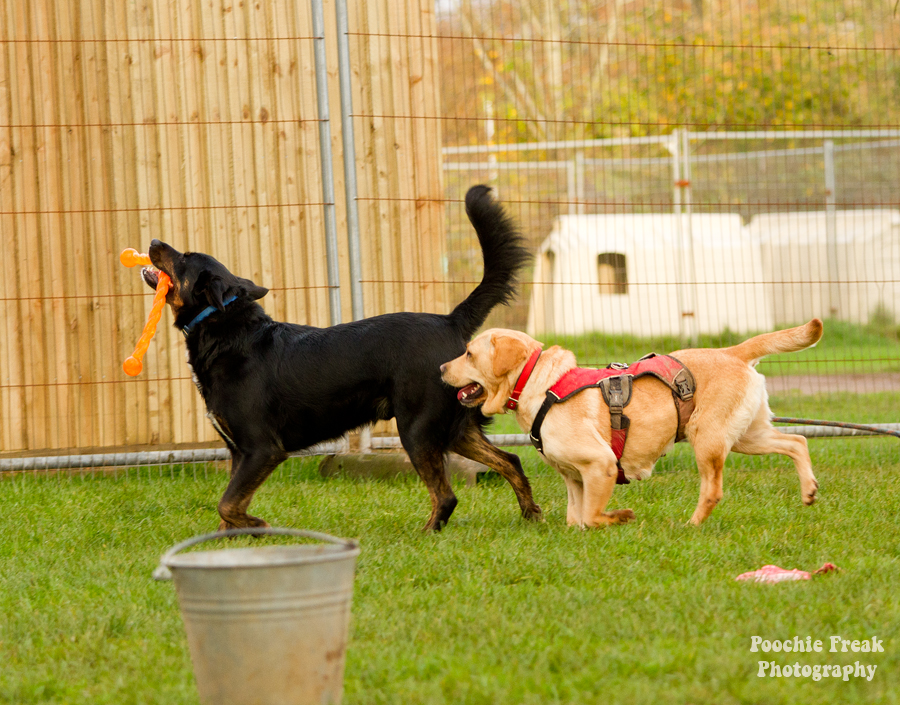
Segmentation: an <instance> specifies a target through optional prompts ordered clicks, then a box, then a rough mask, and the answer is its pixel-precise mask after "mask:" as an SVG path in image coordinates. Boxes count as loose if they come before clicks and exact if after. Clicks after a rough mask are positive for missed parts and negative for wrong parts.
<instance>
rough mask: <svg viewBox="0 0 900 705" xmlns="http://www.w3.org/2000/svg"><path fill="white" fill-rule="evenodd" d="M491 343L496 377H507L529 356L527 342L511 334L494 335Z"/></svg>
mask: <svg viewBox="0 0 900 705" xmlns="http://www.w3.org/2000/svg"><path fill="white" fill-rule="evenodd" d="M491 345H492V346H493V349H494V354H493V372H494V377H505V376H506V375H507V374H509V372H510V371H512V370H514V369H516V367H518V366H519V365H521V364H522V363H523V362H525V360H526V359H527V358H528V348H527V347H526V346H525V343H524V342H522V341H521V340H519V339H518V338H514V337H512V336H511V335H500V334H497V335H494V336H492V337H491Z"/></svg>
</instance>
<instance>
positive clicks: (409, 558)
mask: <svg viewBox="0 0 900 705" xmlns="http://www.w3.org/2000/svg"><path fill="white" fill-rule="evenodd" d="M895 400H896V397H895ZM885 403H888V402H885ZM779 411H780V410H779ZM791 413H794V412H793V411H791ZM897 451H898V441H897V440H896V439H893V438H885V439H854V440H820V441H812V442H811V453H812V458H813V463H814V466H815V470H816V474H817V477H818V479H819V482H820V486H821V491H820V492H821V494H820V498H821V499H820V501H819V502H818V503H817V504H816V505H815V506H813V507H809V508H807V507H804V506H802V504H801V502H800V497H799V486H798V482H797V478H796V475H795V473H794V471H793V469H792V467H791V465H790V463H789V461H787V460H785V459H782V458H768V457H767V458H745V457H742V456H737V455H733V456H732V457H731V459H730V460H729V463H728V468H727V470H726V477H725V499H724V501H723V502H722V503H721V504H720V505H719V507H718V508H717V509H716V510H715V512H714V513H713V515H712V517H711V518H710V519H709V520H708V521H707V522H706V523H705V524H704V525H703V526H702V527H700V528H699V529H698V528H693V527H688V526H686V525H685V522H686V521H687V519H688V518H689V517H690V515H691V512H692V511H693V508H694V505H695V503H696V500H697V494H698V480H697V477H696V471H695V470H694V467H693V457H692V454H691V451H690V449H689V448H686V447H682V446H679V447H678V448H676V450H675V452H673V453H671V454H670V455H669V456H667V457H665V458H663V459H662V460H661V461H660V463H659V465H658V467H657V472H656V473H655V474H654V476H653V477H652V478H651V479H650V480H648V481H646V482H642V483H634V484H632V485H628V486H624V487H619V488H617V490H616V493H615V495H614V497H613V506H614V507H618V508H621V507H630V508H632V509H633V510H634V511H635V512H636V514H637V520H636V521H635V522H634V523H633V524H630V525H626V526H619V527H611V528H608V529H604V530H595V531H585V532H582V531H580V530H578V529H571V528H567V527H566V526H565V522H564V516H565V492H564V489H563V484H562V482H561V481H560V479H559V478H558V477H557V476H556V475H555V473H554V472H552V471H550V470H549V469H547V468H546V467H545V466H543V465H542V464H541V463H540V462H539V460H538V458H537V456H536V454H535V453H534V452H533V451H532V450H531V449H518V451H517V452H519V453H520V454H521V456H522V458H523V462H524V464H525V468H526V472H527V473H528V475H529V477H530V478H531V479H532V483H533V486H534V492H535V496H536V498H537V500H538V501H539V503H540V504H541V505H542V506H543V508H544V511H545V514H546V521H545V522H544V523H542V524H532V523H526V522H524V521H522V520H520V519H519V518H518V517H517V513H516V510H515V501H514V498H513V494H512V492H511V490H510V489H509V488H508V487H507V486H506V485H505V483H503V482H502V481H498V480H493V479H491V480H488V481H486V482H482V483H479V484H478V485H476V486H473V487H465V486H463V485H461V484H458V485H457V486H456V490H457V494H458V496H459V499H460V503H459V506H458V508H457V510H456V513H455V514H454V516H453V518H452V520H451V524H450V525H449V526H448V528H447V529H446V530H445V531H443V532H442V533H440V534H423V533H421V532H420V531H419V527H420V526H421V525H422V524H423V523H424V521H425V519H426V516H427V513H428V499H427V494H426V492H425V490H424V487H423V486H422V485H421V484H420V483H419V482H418V481H417V480H415V479H414V478H409V479H406V478H400V479H397V480H393V481H365V480H359V479H351V478H340V477H339V478H333V479H330V480H327V481H326V480H323V479H321V478H320V477H319V475H318V472H317V468H316V461H315V460H303V461H301V460H294V461H290V462H289V463H288V464H287V465H286V466H283V467H282V468H281V469H279V470H278V471H276V473H275V474H274V475H273V477H272V478H270V480H269V481H268V482H267V483H266V484H265V485H264V486H263V488H262V489H261V490H260V492H259V493H258V495H257V498H256V500H255V501H254V504H253V510H254V513H256V514H258V515H260V516H263V517H265V518H267V519H268V520H269V521H271V522H272V523H273V524H275V525H279V526H294V527H302V528H310V529H315V530H319V531H325V532H329V533H332V534H335V535H339V536H350V537H356V538H358V539H359V541H360V543H361V547H362V553H361V555H360V558H359V564H358V573H357V581H356V589H355V594H354V604H353V622H352V627H351V629H352V638H351V642H350V646H349V651H348V655H347V669H346V686H345V703H348V704H350V705H353V704H357V703H360V704H361V703H535V704H537V703H540V704H544V703H573V704H575V703H579V704H580V703H596V702H606V701H609V700H614V701H616V702H623V703H717V704H718V703H766V704H771V703H805V702H815V703H817V704H821V703H873V702H885V703H892V702H898V701H900V694H898V691H897V689H896V688H895V684H896V680H897V673H898V672H900V657H898V655H900V605H898V601H897V595H898V591H897V585H898V581H900V549H898V546H900V526H898V522H897V521H896V517H897V515H898V513H900V459H898V458H900V456H898V452H897ZM224 483H225V474H224V473H223V472H222V471H221V470H217V469H215V468H209V467H202V466H199V467H193V466H191V467H186V468H153V469H147V468H144V469H142V470H141V471H140V472H138V471H135V470H131V471H129V472H128V473H127V474H126V473H124V471H122V472H120V473H118V474H117V475H95V476H92V475H88V476H80V475H74V476H68V475H57V476H46V477H41V476H33V475H29V476H26V477H18V478H14V479H6V480H3V481H0V502H2V507H3V512H2V515H0V614H2V615H3V619H2V621H0V702H9V703H22V704H25V703H92V704H94V703H116V704H117V705H119V704H126V703H142V704H143V703H165V704H167V705H171V704H178V703H196V702H197V696H196V691H195V688H194V684H193V676H192V671H191V666H190V659H189V656H188V653H187V645H186V641H185V637H184V633H183V627H182V623H181V619H180V615H179V612H178V606H177V602H176V599H175V594H174V589H173V587H172V584H171V583H157V582H154V581H153V580H152V579H151V577H150V575H151V572H152V570H153V568H154V567H155V566H156V564H157V562H158V559H159V556H160V555H161V554H162V553H163V552H164V551H165V550H166V549H167V548H168V547H170V546H171V545H172V544H174V543H176V542H178V541H180V540H182V539H184V538H186V537H188V536H192V535H195V534H198V533H204V532H206V531H208V530H210V529H212V528H214V527H215V526H216V524H217V517H216V515H215V503H216V500H217V498H218V496H219V494H220V492H221V490H222V488H223V486H224ZM247 541H251V540H247ZM267 541H268V540H267ZM826 561H830V562H833V563H835V564H837V565H838V566H839V567H840V569H841V570H840V572H838V573H834V574H828V575H824V576H821V577H818V578H816V579H814V580H812V581H809V582H796V583H782V584H778V585H755V584H747V583H740V582H735V580H734V577H735V576H736V575H738V574H739V573H742V572H744V571H748V570H752V569H755V568H758V567H760V566H762V565H764V564H767V563H776V564H778V565H781V566H783V567H787V568H803V569H808V570H812V569H815V568H817V567H819V566H820V565H822V564H823V563H824V562H826ZM833 635H839V636H841V637H843V638H844V639H850V640H854V639H858V640H863V639H868V638H870V637H872V636H876V637H877V638H878V639H879V640H880V641H881V643H882V644H883V647H884V652H883V653H852V652H848V653H841V652H838V653H829V652H828V648H829V638H830V637H831V636H833ZM753 636H761V637H762V638H763V639H766V640H775V639H778V640H785V639H792V638H793V637H794V636H798V637H800V638H801V639H805V637H807V636H810V637H812V640H813V641H814V640H816V639H820V640H822V641H823V643H824V649H825V651H824V652H823V653H812V654H786V653H774V652H772V653H768V654H761V653H752V652H751V651H750V646H751V637H753ZM760 660H767V661H776V662H777V663H778V664H779V665H786V664H793V663H795V662H798V663H799V664H801V666H802V665H810V666H814V665H822V664H833V665H840V666H843V665H852V664H854V663H855V662H857V661H858V662H860V663H861V664H864V665H869V666H876V667H877V668H876V670H875V673H874V676H873V677H872V679H871V681H867V680H865V679H864V678H855V677H853V676H850V677H849V680H848V681H846V682H845V681H843V680H841V679H836V678H832V677H829V678H825V679H822V680H819V681H817V682H816V681H813V680H812V679H811V678H804V677H800V678H793V677H791V678H774V677H763V678H760V677H758V676H757V673H758V670H759V666H758V662H759V661H760Z"/></svg>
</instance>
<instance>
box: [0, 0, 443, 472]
mask: <svg viewBox="0 0 900 705" xmlns="http://www.w3.org/2000/svg"><path fill="white" fill-rule="evenodd" d="M349 5H350V8H349V9H350V50H351V62H352V68H353V80H354V86H353V88H354V93H353V99H354V114H355V117H354V121H355V122H354V126H355V132H356V141H357V175H358V180H359V183H360V201H359V205H360V219H361V230H362V238H363V242H362V249H363V256H364V259H363V280H364V294H365V313H366V315H368V316H371V315H376V314H379V313H384V312H388V311H397V310H430V311H441V312H443V311H446V309H447V307H448V306H447V301H446V297H445V296H444V294H443V287H442V286H440V285H437V284H436V282H438V281H440V280H441V278H442V277H443V272H442V269H441V266H442V265H441V263H442V260H443V255H444V250H445V247H444V232H443V227H444V226H443V202H442V199H443V186H442V173H441V156H440V145H441V138H440V128H439V124H440V121H439V120H438V119H437V118H438V112H439V103H438V99H437V95H438V94H437V82H436V70H437V57H436V43H435V39H434V34H435V18H434V8H433V2H431V0H404V2H401V3H394V2H393V1H392V0H374V1H372V0H350V3H349ZM325 17H326V46H327V50H328V60H329V92H330V100H331V116H332V126H331V127H332V147H333V149H334V155H333V158H334V168H335V174H336V178H337V181H336V183H335V189H336V194H337V197H336V202H337V203H336V205H337V214H338V226H339V227H338V236H339V250H340V272H341V282H342V284H343V285H344V286H343V289H342V316H343V320H350V317H351V301H350V293H349V291H350V288H349V286H347V284H348V283H349V262H348V254H347V253H348V248H347V238H346V230H345V228H344V225H345V223H346V203H345V198H344V192H343V181H342V179H343V166H342V154H341V126H340V120H339V117H340V102H339V93H338V84H337V48H336V28H335V19H334V6H333V4H332V3H331V2H326V3H325ZM153 238H159V239H161V240H164V241H166V242H169V243H170V244H172V245H173V246H174V247H176V248H178V249H180V250H198V251H203V252H208V253H209V254H211V255H213V256H215V257H216V258H218V259H220V260H221V261H222V262H223V263H224V264H225V265H226V266H228V267H229V268H230V269H232V271H234V272H235V273H237V274H239V275H240V276H244V277H248V278H250V279H253V280H254V281H256V282H257V283H258V284H261V285H263V286H266V287H268V288H269V289H270V292H271V293H270V294H269V295H268V296H267V297H266V298H265V299H263V301H262V302H261V303H263V305H264V306H265V307H266V310H267V311H268V312H269V313H270V315H272V316H273V317H275V318H279V319H285V320H292V321H296V322H299V323H309V324H312V325H328V323H329V319H330V316H329V311H328V298H329V297H328V288H327V275H326V267H325V245H324V217H323V204H322V184H321V168H320V163H319V145H318V120H317V107H316V88H315V71H314V64H313V37H312V29H311V22H310V9H309V4H308V3H296V2H293V1H291V0H273V2H270V3H255V4H254V3H243V4H234V3H231V2H225V1H224V0H212V1H211V2H208V3H194V2H189V0H167V1H166V0H150V1H149V2H148V3H145V4H138V5H135V4H132V3H125V4H121V3H118V4H117V3H104V2H102V1H101V0H85V1H84V2H81V3H72V2H58V1H57V0H31V2H28V3H20V2H15V1H14V0H0V246H2V248H3V253H4V255H5V261H6V264H7V266H6V267H5V268H4V269H5V274H6V276H4V277H3V279H2V284H0V292H2V293H0V295H2V298H3V302H4V306H2V307H0V336H2V338H3V339H2V341H0V452H3V453H6V454H7V455H9V454H34V453H42V452H53V451H63V450H66V451H68V450H76V449H77V450H82V451H85V450H91V451H94V450H103V449H112V448H117V449H118V448H124V447H135V446H146V445H151V444H152V445H165V446H190V445H193V444H203V445H208V444H210V443H214V442H217V441H218V438H217V436H216V435H215V433H214V432H213V430H212V428H211V427H210V425H209V424H208V422H207V421H206V419H205V409H204V407H203V403H202V400H201V399H200V397H199V395H198V394H197V392H196V390H195V389H194V387H193V384H192V383H191V379H190V369H189V367H188V366H187V365H186V363H185V359H184V343H183V342H182V340H181V336H180V335H179V334H178V333H177V331H175V330H174V329H173V328H172V327H171V322H172V321H171V315H170V313H169V312H168V311H166V312H165V313H164V315H163V320H162V321H161V323H160V326H159V328H158V332H157V334H156V338H155V340H154V341H153V343H152V344H151V348H150V350H149V351H148V353H147V356H146V357H145V366H144V372H143V373H142V374H141V375H140V376H139V377H137V378H135V379H131V378H128V377H127V376H125V374H124V372H122V367H121V366H122V361H123V360H124V359H125V358H126V357H127V356H128V355H129V354H130V353H131V350H132V349H133V346H134V343H135V342H136V341H137V338H138V337H139V335H140V332H141V329H142V327H143V324H144V322H145V321H146V317H147V315H148V313H149V310H150V306H151V303H152V292H151V291H150V290H149V289H148V288H147V287H146V285H145V284H144V283H143V282H142V280H141V278H140V276H139V274H138V272H137V271H135V270H127V269H125V268H123V267H121V266H120V265H119V263H118V253H119V252H120V251H121V250H123V249H124V248H126V247H136V248H138V249H140V250H142V251H146V249H147V247H148V246H149V244H150V240H151V239H153Z"/></svg>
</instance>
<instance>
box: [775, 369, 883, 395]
mask: <svg viewBox="0 0 900 705" xmlns="http://www.w3.org/2000/svg"><path fill="white" fill-rule="evenodd" d="M766 389H768V390H769V394H786V393H794V394H796V393H798V392H799V393H800V394H822V393H826V392H851V393H853V394H872V393H874V392H896V391H900V372H878V373H874V374H844V375H785V376H783V377H766Z"/></svg>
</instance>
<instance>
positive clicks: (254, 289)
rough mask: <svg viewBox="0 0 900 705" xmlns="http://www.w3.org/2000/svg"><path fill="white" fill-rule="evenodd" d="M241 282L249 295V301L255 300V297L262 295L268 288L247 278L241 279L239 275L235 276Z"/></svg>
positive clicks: (266, 292) (267, 291) (258, 297)
mask: <svg viewBox="0 0 900 705" xmlns="http://www.w3.org/2000/svg"><path fill="white" fill-rule="evenodd" d="M237 279H238V281H239V282H240V284H241V287H242V288H243V289H244V292H246V294H247V296H249V297H250V300H251V301H256V300H257V299H261V298H262V297H263V296H265V295H266V294H268V293H269V290H268V289H266V287H264V286H257V285H256V284H254V283H253V282H252V281H250V280H249V279H243V278H241V277H238V278H237Z"/></svg>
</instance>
